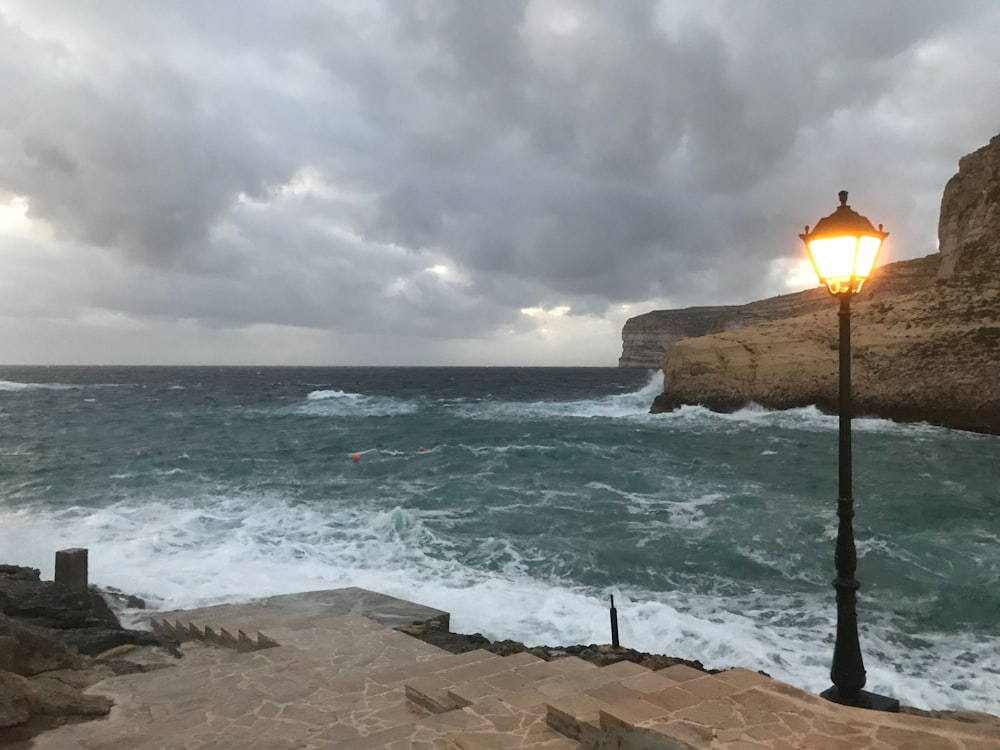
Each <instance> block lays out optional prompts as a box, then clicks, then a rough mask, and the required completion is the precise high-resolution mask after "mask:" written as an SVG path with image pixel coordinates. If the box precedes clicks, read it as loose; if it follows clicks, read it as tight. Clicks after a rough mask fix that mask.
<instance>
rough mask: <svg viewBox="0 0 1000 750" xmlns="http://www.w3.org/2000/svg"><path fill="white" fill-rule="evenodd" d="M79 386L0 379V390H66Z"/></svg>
mask: <svg viewBox="0 0 1000 750" xmlns="http://www.w3.org/2000/svg"><path fill="white" fill-rule="evenodd" d="M81 387H82V386H79V385H72V384H69V383H20V382H17V381H15V380H0V391H35V390H44V391H68V390H75V389H79V388H81Z"/></svg>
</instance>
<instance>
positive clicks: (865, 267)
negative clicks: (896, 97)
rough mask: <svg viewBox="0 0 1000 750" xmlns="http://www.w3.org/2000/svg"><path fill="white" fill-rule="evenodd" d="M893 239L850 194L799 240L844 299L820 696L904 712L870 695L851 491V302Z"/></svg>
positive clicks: (819, 272)
mask: <svg viewBox="0 0 1000 750" xmlns="http://www.w3.org/2000/svg"><path fill="white" fill-rule="evenodd" d="M888 236H889V233H888V232H883V231H882V225H881V224H879V226H878V229H875V227H873V226H872V223H871V222H870V221H868V219H866V218H865V217H864V216H861V215H860V214H858V213H857V212H856V211H854V210H852V209H851V207H850V206H848V205H847V191H846V190H841V191H840V206H839V207H838V208H837V210H836V211H834V212H833V213H832V214H830V215H829V216H827V217H825V218H822V219H820V220H819V221H818V222H817V223H816V227H815V228H814V229H813V230H812V231H811V232H810V231H809V227H808V226H807V227H806V231H805V234H800V235H799V237H801V238H802V241H803V242H805V243H806V249H807V250H808V251H809V259H810V260H811V261H812V263H813V267H814V268H815V269H816V275H817V276H819V280H820V282H821V283H823V284H826V288H827V289H828V290H829V292H830V294H832V295H834V296H835V297H837V298H839V299H840V313H839V317H840V394H839V411H840V475H839V478H840V481H839V485H840V487H839V493H838V498H837V516H838V517H839V518H840V524H839V528H838V529H837V546H836V551H835V553H834V562H835V564H836V567H837V577H836V578H835V579H834V580H833V587H834V588H835V589H836V591H837V641H836V645H835V646H834V648H833V665H832V666H831V667H830V679H831V680H833V687H830V688H829V689H827V690H825V691H824V692H822V693H821V695H822V696H823V697H824V698H826V699H827V700H830V701H833V702H834V703H841V704H844V705H848V706H857V707H860V708H872V709H876V710H879V711H899V701H897V700H896V699H894V698H889V697H887V696H884V695H876V694H875V693H870V692H868V691H866V690H862V688H863V687H864V686H865V665H864V662H863V660H862V658H861V645H860V643H859V642H858V611H857V604H858V588H859V587H860V584H859V583H858V579H857V578H855V577H854V571H855V570H856V569H857V567H858V555H857V551H856V549H855V547H854V522H853V519H854V497H853V491H852V488H851V412H852V407H851V297H853V296H854V295H855V294H857V293H858V292H860V291H861V287H862V285H863V284H864V283H865V280H866V279H867V278H868V277H869V276H870V275H871V272H872V268H873V267H874V266H875V259H876V258H878V253H879V250H881V249H882V242H883V240H885V238H886V237H888Z"/></svg>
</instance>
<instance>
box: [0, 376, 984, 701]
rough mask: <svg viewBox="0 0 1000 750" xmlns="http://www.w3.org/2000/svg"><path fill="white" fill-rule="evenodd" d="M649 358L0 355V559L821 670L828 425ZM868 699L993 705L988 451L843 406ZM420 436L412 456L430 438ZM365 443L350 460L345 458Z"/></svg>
mask: <svg viewBox="0 0 1000 750" xmlns="http://www.w3.org/2000/svg"><path fill="white" fill-rule="evenodd" d="M659 390H660V378H659V375H658V373H651V372H638V371H629V370H618V369H589V368H580V369H549V368H527V369H526V368H331V369H321V368H307V369H294V368H266V369H246V368H222V369H220V368H0V498H2V499H0V558H2V560H0V561H10V562H18V563H22V564H33V565H36V566H37V567H41V568H42V570H43V573H45V574H46V575H51V572H52V571H51V566H52V556H53V552H54V550H56V549H61V548H63V547H66V546H85V547H88V548H90V550H91V552H90V559H91V563H90V564H91V578H92V580H94V581H96V582H99V583H103V584H107V585H113V586H117V587H119V588H122V589H125V590H128V591H130V592H134V593H138V594H141V595H143V596H145V597H146V598H147V600H148V601H149V602H150V603H151V605H152V606H156V607H161V608H175V607H184V606H195V605H203V604H209V603H216V602H221V601H233V600H238V599H243V598H246V597H250V596H260V595H266V594H273V593H284V592H290V591H300V590H310V589H319V588H333V587H338V586H364V587H367V588H372V589H376V590H379V591H384V592H386V593H389V594H392V595H395V596H402V597H404V598H409V599H413V600H416V601H419V602H422V603H425V604H428V605H432V606H436V607H441V608H442V609H446V610H449V611H450V612H452V613H453V628H454V629H455V630H458V631H464V632H474V631H479V632H482V633H484V634H486V635H488V636H490V637H509V638H515V639H519V640H524V641H526V642H529V643H536V644H539V643H547V644H550V645H555V644H569V643H591V642H608V641H609V640H610V635H609V633H608V632H607V631H608V626H607V622H608V620H607V604H608V597H609V595H611V594H614V595H615V601H616V604H617V606H618V611H619V620H620V625H621V634H622V641H623V643H625V644H626V645H629V646H633V647H635V648H639V649H643V650H648V651H656V652H661V653H668V654H673V655H677V656H684V657H687V658H695V659H700V660H702V661H703V662H704V663H705V664H706V665H707V666H712V667H725V666H734V665H739V666H746V667H750V668H753V669H763V670H765V671H767V672H769V673H771V674H773V675H774V676H776V677H780V678H782V679H785V680H788V681H789V682H792V683H794V684H796V685H800V686H802V687H805V688H808V689H812V690H821V689H824V688H826V687H828V685H829V682H828V680H829V677H828V671H829V659H830V655H831V653H832V634H833V628H834V616H835V608H834V598H833V597H834V592H833V589H832V588H831V586H830V580H831V579H832V577H833V574H834V571H833V539H834V536H835V533H836V525H835V522H836V519H835V515H834V510H835V505H836V503H835V498H836V466H837V420H836V418H834V417H829V416H825V415H822V414H820V413H819V412H818V411H816V410H815V409H812V408H806V409H796V410H791V411H786V412H768V411H763V410H753V409H748V410H744V411H741V412H738V413H736V414H732V415H719V414H713V413H711V412H708V411H706V410H704V409H701V408H698V407H687V408H684V409H681V410H680V411H678V412H675V413H673V414H665V415H649V414H648V413H647V411H648V408H649V404H650V403H651V401H652V399H653V397H654V396H655V395H656V394H657V393H658V392H659ZM854 430H855V434H854V438H855V439H854V446H855V452H854V453H855V456H854V473H855V490H854V494H855V497H856V498H857V502H856V510H857V518H856V519H855V522H856V535H857V540H858V548H859V555H860V562H859V568H858V577H859V579H860V580H861V583H862V589H861V604H860V621H861V629H862V634H861V636H862V647H863V649H864V652H865V664H866V667H867V669H868V678H869V682H868V687H869V689H873V690H877V691H879V692H883V693H889V694H892V695H895V696H896V697H898V698H900V699H901V700H903V701H904V702H905V703H909V704H911V705H917V706H923V707H932V708H959V707H961V708H970V709H978V710H986V711H991V712H993V713H1000V585H998V581H1000V490H998V487H1000V484H998V481H997V480H998V479H1000V470H998V468H997V467H998V465H1000V463H998V460H997V458H998V454H1000V439H998V438H996V437H989V436H982V435H974V434H970V433H962V432H957V431H951V430H945V429H940V428H934V427H929V426H927V425H897V424H893V423H891V422H886V421H881V420H856V421H855V425H854ZM421 448H422V450H421ZM354 454H358V455H359V460H357V461H354V460H353V459H352V456H353V455H354Z"/></svg>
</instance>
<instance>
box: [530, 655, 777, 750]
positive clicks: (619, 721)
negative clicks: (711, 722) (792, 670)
mask: <svg viewBox="0 0 1000 750" xmlns="http://www.w3.org/2000/svg"><path fill="white" fill-rule="evenodd" d="M609 668H610V667H606V669H609ZM768 679H769V678H767V677H765V676H763V675H759V674H756V673H754V672H749V671H748V670H730V671H729V672H727V673H720V674H719V675H708V674H705V673H704V672H700V671H698V670H696V669H692V668H690V667H687V666H683V665H677V666H674V667H669V668H667V669H663V670H660V671H658V672H651V671H649V670H646V672H645V674H643V673H634V674H630V675H626V676H625V677H624V678H623V679H621V680H617V681H608V682H607V683H606V684H603V685H598V686H594V687H587V688H585V689H583V690H581V691H580V692H579V693H578V694H575V695H566V696H563V697H560V698H557V699H556V700H553V701H550V702H549V703H548V710H547V721H548V723H549V726H551V727H552V728H554V729H556V730H558V731H560V732H562V733H563V734H565V735H566V736H567V737H571V738H573V739H576V740H578V741H579V742H580V744H581V745H582V746H583V747H585V748H596V747H598V746H599V744H600V742H602V741H603V742H607V741H608V740H607V739H604V740H601V739H600V738H601V737H604V738H607V737H615V738H618V740H619V741H622V742H625V738H626V737H628V736H630V735H631V734H632V733H633V732H634V731H635V729H636V727H639V726H640V725H644V724H647V723H649V722H653V721H661V722H667V721H669V720H670V718H671V717H673V716H674V715H675V714H677V713H678V712H684V711H685V710H687V709H691V708H692V707H696V706H704V705H709V704H711V703H712V702H713V701H716V702H717V701H718V700H719V699H721V698H724V697H727V696H731V695H734V694H736V693H739V692H741V691H744V690H746V689H747V688H749V687H752V686H754V685H759V684H761V683H762V682H764V681H767V680H768ZM666 746H667V745H665V746H664V747H666ZM651 747H653V745H651Z"/></svg>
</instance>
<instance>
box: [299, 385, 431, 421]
mask: <svg viewBox="0 0 1000 750" xmlns="http://www.w3.org/2000/svg"><path fill="white" fill-rule="evenodd" d="M419 408H420V404H419V402H418V401H414V400H407V399H400V398H393V397H392V396H368V395H365V394H363V393H348V392H346V391H340V390H318V391H311V392H310V393H308V394H307V395H306V403H305V404H303V405H301V406H299V407H296V408H295V409H294V411H295V412H296V413H299V414H306V415H309V416H315V417H330V416H355V417H385V416H394V415H399V414H412V413H413V412H415V411H417V410H418V409H419Z"/></svg>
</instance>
